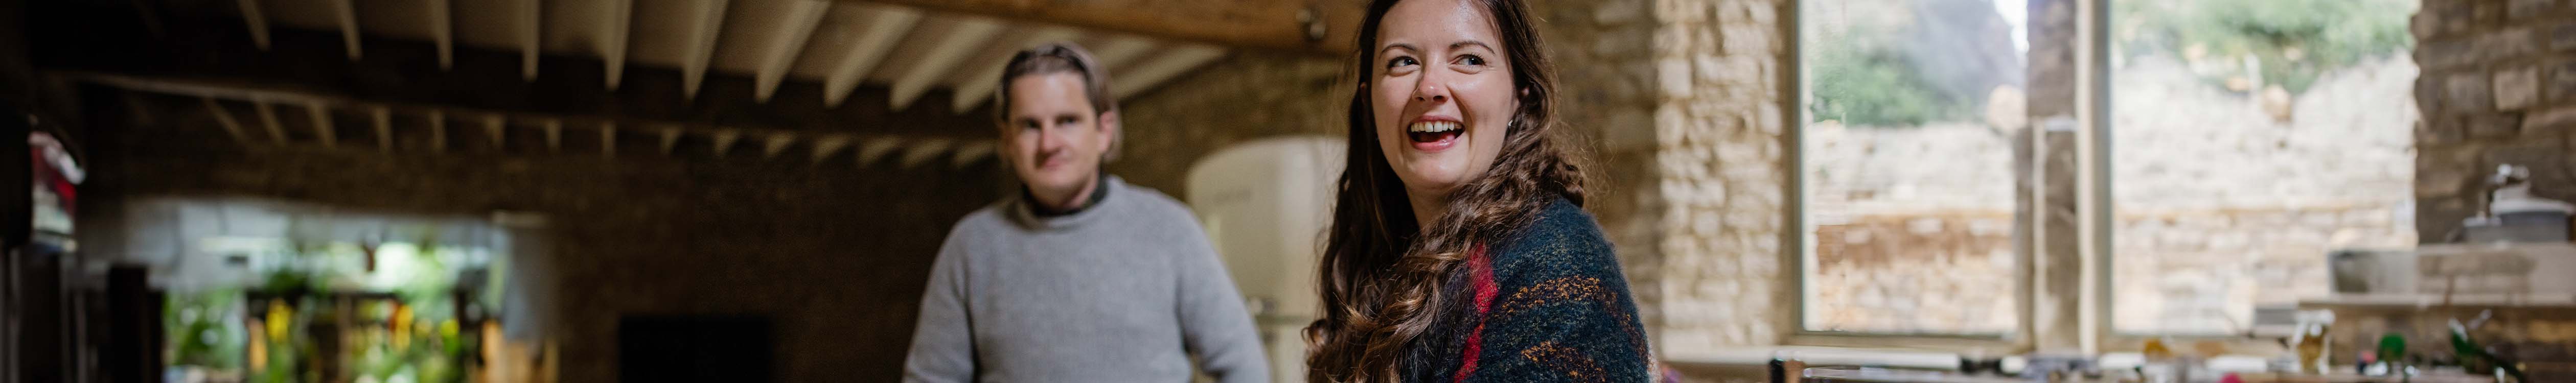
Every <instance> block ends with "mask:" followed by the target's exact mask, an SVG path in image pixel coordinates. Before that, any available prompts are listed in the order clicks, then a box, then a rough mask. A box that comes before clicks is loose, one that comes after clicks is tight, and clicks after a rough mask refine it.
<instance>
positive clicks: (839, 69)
mask: <svg viewBox="0 0 2576 383" xmlns="http://www.w3.org/2000/svg"><path fill="white" fill-rule="evenodd" d="M873 13H874V15H873V16H874V17H871V18H870V20H868V23H867V26H866V27H865V29H864V31H863V32H860V34H859V38H858V42H859V43H858V44H857V45H854V46H851V47H850V52H849V53H847V54H843V55H842V56H841V62H840V64H839V65H836V66H833V67H832V74H831V76H829V77H825V78H824V79H823V105H824V106H830V107H839V106H841V101H842V100H847V99H849V98H850V91H852V90H856V89H858V88H859V80H861V79H864V78H867V76H868V73H869V72H870V71H874V70H876V67H877V64H878V63H882V62H884V61H885V58H886V52H887V51H890V50H893V49H894V46H895V43H897V42H901V41H903V37H904V35H907V34H911V32H912V26H913V24H914V23H917V22H920V21H921V12H918V11H913V10H911V9H907V8H877V9H876V10H875V12H873Z"/></svg>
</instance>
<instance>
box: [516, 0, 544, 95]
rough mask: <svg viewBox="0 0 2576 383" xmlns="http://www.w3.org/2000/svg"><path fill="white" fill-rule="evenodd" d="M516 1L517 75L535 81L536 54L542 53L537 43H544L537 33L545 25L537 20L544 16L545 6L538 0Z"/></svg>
mask: <svg viewBox="0 0 2576 383" xmlns="http://www.w3.org/2000/svg"><path fill="white" fill-rule="evenodd" d="M518 1H519V77H520V78H521V79H523V80H527V81H536V80H537V56H541V55H542V54H541V52H540V51H542V50H543V47H541V46H539V45H540V44H543V43H544V40H542V39H539V38H538V35H539V34H541V33H544V32H545V26H544V25H542V24H539V22H540V21H541V20H540V19H541V18H543V17H545V7H544V6H543V4H540V3H541V1H540V0H518Z"/></svg>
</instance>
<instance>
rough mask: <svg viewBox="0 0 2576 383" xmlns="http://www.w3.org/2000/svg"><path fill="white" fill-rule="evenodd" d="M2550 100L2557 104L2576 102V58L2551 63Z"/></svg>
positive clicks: (2548, 92)
mask: <svg viewBox="0 0 2576 383" xmlns="http://www.w3.org/2000/svg"><path fill="white" fill-rule="evenodd" d="M2547 86H2548V91H2546V92H2543V93H2547V94H2548V95H2549V99H2548V100H2549V101H2550V102H2553V103H2557V104H2568V103H2571V102H2576V60H2568V61H2563V62H2559V63H2558V64H2556V65H2551V66H2550V68H2549V85H2547Z"/></svg>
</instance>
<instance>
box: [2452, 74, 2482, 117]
mask: <svg viewBox="0 0 2576 383" xmlns="http://www.w3.org/2000/svg"><path fill="white" fill-rule="evenodd" d="M2443 81H2444V83H2443V84H2442V86H2443V87H2444V89H2448V90H2449V91H2448V94H2446V95H2444V96H2445V97H2448V98H2446V99H2443V100H2442V103H2443V104H2445V107H2444V108H2443V109H2444V110H2448V111H2450V113H2454V114H2457V113H2475V112H2480V111H2485V110H2488V109H2489V108H2492V107H2494V105H2495V103H2494V100H2492V99H2490V97H2493V96H2494V94H2493V93H2492V92H2490V91H2488V89H2487V81H2488V79H2487V76H2486V74H2485V73H2481V72H2465V73H2453V74H2451V75H2450V78H2449V79H2446V80H2443Z"/></svg>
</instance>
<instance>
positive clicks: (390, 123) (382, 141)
mask: <svg viewBox="0 0 2576 383" xmlns="http://www.w3.org/2000/svg"><path fill="white" fill-rule="evenodd" d="M368 114H369V115H368V117H372V118H374V120H375V123H376V150H378V151H383V152H385V153H393V152H394V114H393V110H392V109H387V108H385V106H383V105H377V106H376V108H375V109H374V110H370V111H368Z"/></svg>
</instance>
